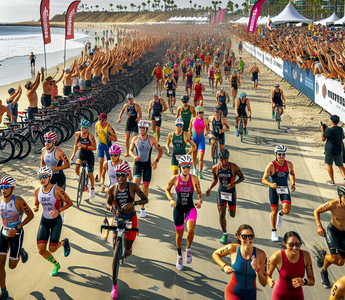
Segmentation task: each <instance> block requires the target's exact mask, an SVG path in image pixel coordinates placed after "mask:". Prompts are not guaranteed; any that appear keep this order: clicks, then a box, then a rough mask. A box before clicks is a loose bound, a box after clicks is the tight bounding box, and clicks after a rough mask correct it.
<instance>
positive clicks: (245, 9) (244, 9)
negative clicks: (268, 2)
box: [242, 2, 248, 12]
mask: <svg viewBox="0 0 345 300" xmlns="http://www.w3.org/2000/svg"><path fill="white" fill-rule="evenodd" d="M242 6H243V11H244V12H247V11H248V6H247V2H243V3H242Z"/></svg>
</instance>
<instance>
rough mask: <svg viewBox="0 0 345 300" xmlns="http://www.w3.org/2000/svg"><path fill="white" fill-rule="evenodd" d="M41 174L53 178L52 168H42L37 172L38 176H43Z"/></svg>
mask: <svg viewBox="0 0 345 300" xmlns="http://www.w3.org/2000/svg"><path fill="white" fill-rule="evenodd" d="M41 174H48V175H49V176H50V177H52V176H53V171H52V169H51V168H50V167H46V166H44V167H41V168H40V169H39V170H38V172H37V175H41Z"/></svg>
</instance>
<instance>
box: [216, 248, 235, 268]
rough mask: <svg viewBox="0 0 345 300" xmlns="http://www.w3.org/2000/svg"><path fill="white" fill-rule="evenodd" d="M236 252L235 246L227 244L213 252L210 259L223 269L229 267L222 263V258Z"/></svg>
mask: <svg viewBox="0 0 345 300" xmlns="http://www.w3.org/2000/svg"><path fill="white" fill-rule="evenodd" d="M236 251H237V244H229V245H226V246H224V247H222V248H219V249H217V250H216V251H214V252H213V254H212V258H213V259H214V261H215V262H216V263H217V264H218V265H219V266H220V267H221V268H222V269H224V268H226V267H229V266H228V265H227V264H226V263H224V261H223V260H222V257H225V256H227V255H229V254H230V255H231V254H233V253H235V252H236ZM230 268H231V267H230ZM224 271H225V270H224ZM235 272H236V270H235Z"/></svg>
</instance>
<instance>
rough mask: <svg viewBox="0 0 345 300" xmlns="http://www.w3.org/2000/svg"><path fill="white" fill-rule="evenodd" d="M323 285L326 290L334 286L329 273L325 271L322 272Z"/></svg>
mask: <svg viewBox="0 0 345 300" xmlns="http://www.w3.org/2000/svg"><path fill="white" fill-rule="evenodd" d="M320 274H321V283H322V285H323V287H324V288H325V289H330V288H331V287H332V285H331V284H330V282H329V279H328V272H327V271H325V270H324V269H322V270H321V273H320Z"/></svg>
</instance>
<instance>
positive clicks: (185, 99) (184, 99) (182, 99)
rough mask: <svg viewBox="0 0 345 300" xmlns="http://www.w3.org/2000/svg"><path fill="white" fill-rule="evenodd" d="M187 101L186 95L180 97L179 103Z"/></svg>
mask: <svg viewBox="0 0 345 300" xmlns="http://www.w3.org/2000/svg"><path fill="white" fill-rule="evenodd" d="M188 100H189V96H187V95H183V96H182V97H181V101H182V102H183V103H186V102H188Z"/></svg>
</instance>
